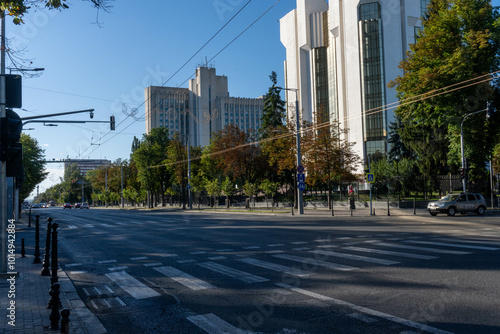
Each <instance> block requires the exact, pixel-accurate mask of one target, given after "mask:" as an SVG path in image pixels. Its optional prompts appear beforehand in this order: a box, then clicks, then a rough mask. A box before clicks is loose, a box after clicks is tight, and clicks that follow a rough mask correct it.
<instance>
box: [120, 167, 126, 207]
mask: <svg viewBox="0 0 500 334" xmlns="http://www.w3.org/2000/svg"><path fill="white" fill-rule="evenodd" d="M120 173H121V178H122V184H121V185H122V209H123V208H124V207H125V201H124V198H123V165H121V166H120Z"/></svg>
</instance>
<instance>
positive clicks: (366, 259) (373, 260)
mask: <svg viewBox="0 0 500 334" xmlns="http://www.w3.org/2000/svg"><path fill="white" fill-rule="evenodd" d="M311 253H314V254H320V255H327V256H333V257H340V258H344V259H349V260H356V261H363V262H370V263H376V264H382V265H384V266H390V265H393V264H398V263H399V262H397V261H390V260H384V259H377V258H374V257H367V256H360V255H352V254H345V253H338V252H331V251H322V250H313V251H311Z"/></svg>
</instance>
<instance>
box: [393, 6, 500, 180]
mask: <svg viewBox="0 0 500 334" xmlns="http://www.w3.org/2000/svg"><path fill="white" fill-rule="evenodd" d="M499 48H500V19H499V13H498V11H497V10H496V9H493V8H492V6H491V3H490V1H488V0H434V1H432V2H431V4H430V6H429V8H428V12H427V15H426V16H425V17H424V19H423V30H422V31H421V32H420V33H419V35H418V39H417V42H416V43H415V44H412V45H411V46H410V50H411V51H410V52H409V53H408V56H407V58H406V59H405V60H404V61H403V62H402V63H401V64H400V68H401V69H402V70H403V72H404V75H402V76H399V77H398V78H397V79H396V80H394V81H393V82H392V83H391V85H392V86H396V90H397V94H398V98H399V99H400V101H401V102H402V103H401V105H400V106H399V107H398V109H397V110H396V115H397V117H398V118H399V119H400V120H401V122H402V124H403V126H402V127H401V128H400V129H399V134H400V136H401V139H402V141H403V143H404V144H405V145H407V146H408V148H410V149H411V150H412V151H414V152H415V153H416V154H417V158H418V161H419V164H418V167H419V168H420V171H421V172H422V173H423V174H424V175H434V174H444V173H445V172H446V166H447V165H450V166H452V168H455V170H456V169H457V167H458V166H460V160H461V159H460V125H461V122H462V120H463V119H464V117H465V115H467V114H469V113H472V112H476V111H479V110H482V109H484V108H485V107H486V101H487V100H494V99H495V98H496V96H495V94H494V87H495V86H497V85H498V81H497V80H494V81H492V82H491V83H490V82H483V83H480V82H481V81H483V80H476V82H477V84H474V85H468V87H467V86H466V85H464V84H462V82H464V81H466V80H472V79H474V78H478V77H480V76H488V75H489V74H490V73H492V72H495V71H498V70H499V69H500V68H499V59H500V58H499V55H500V52H499V51H500V49H499ZM483 78H484V77H483ZM469 83H470V82H469ZM452 85H454V86H453V87H460V88H461V89H458V90H455V91H452V90H451V89H449V90H443V91H439V92H440V93H439V94H438V93H436V91H435V90H437V89H442V88H445V87H448V86H452ZM403 102H404V103H403ZM495 105H499V103H498V101H495ZM464 133H465V140H464V142H465V155H466V156H467V157H468V158H469V161H470V164H469V167H471V169H472V175H475V176H476V177H480V176H481V175H484V170H485V168H484V167H485V161H487V160H488V159H487V156H488V155H489V154H490V152H491V150H492V148H493V146H494V145H495V144H496V143H498V142H499V141H500V131H499V128H498V127H497V126H496V125H495V124H486V123H485V117H484V114H482V115H477V116H474V117H471V118H469V119H468V120H467V122H466V123H465V126H464Z"/></svg>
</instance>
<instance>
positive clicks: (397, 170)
mask: <svg viewBox="0 0 500 334" xmlns="http://www.w3.org/2000/svg"><path fill="white" fill-rule="evenodd" d="M394 161H396V178H397V180H398V183H397V185H398V203H399V202H401V191H400V189H399V155H396V156H395V157H394ZM398 205H399V204H398Z"/></svg>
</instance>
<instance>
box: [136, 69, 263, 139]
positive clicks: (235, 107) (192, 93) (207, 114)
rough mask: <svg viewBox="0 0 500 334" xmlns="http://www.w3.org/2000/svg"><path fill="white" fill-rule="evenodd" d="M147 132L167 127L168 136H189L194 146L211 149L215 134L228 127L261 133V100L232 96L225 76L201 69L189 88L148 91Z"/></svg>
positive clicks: (152, 89)
mask: <svg viewBox="0 0 500 334" xmlns="http://www.w3.org/2000/svg"><path fill="white" fill-rule="evenodd" d="M145 99H146V103H145V106H146V133H149V132H150V131H151V129H152V128H156V127H165V128H167V129H168V130H169V133H170V134H171V135H173V134H174V133H179V134H180V135H181V138H182V139H183V140H186V139H187V138H188V137H189V144H190V145H191V146H208V145H209V144H210V140H211V139H212V137H213V134H214V133H216V132H218V131H220V130H222V129H223V128H224V127H225V126H227V125H229V124H234V125H237V126H238V127H239V128H240V129H242V130H245V131H248V130H250V129H252V130H258V129H259V127H260V119H261V116H262V110H263V107H264V102H263V99H262V98H257V99H252V98H238V97H230V96H229V92H228V80H227V77H226V76H219V75H217V74H216V72H215V68H212V67H199V68H198V69H197V70H196V77H195V79H192V80H190V82H189V89H188V88H172V87H156V86H151V87H148V88H146V91H145Z"/></svg>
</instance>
